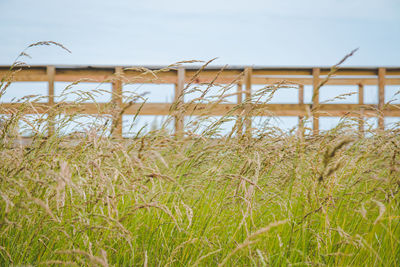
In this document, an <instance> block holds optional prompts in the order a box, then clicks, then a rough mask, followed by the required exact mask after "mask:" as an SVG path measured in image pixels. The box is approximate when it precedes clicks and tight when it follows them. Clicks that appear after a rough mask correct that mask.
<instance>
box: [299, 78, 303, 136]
mask: <svg viewBox="0 0 400 267" xmlns="http://www.w3.org/2000/svg"><path fill="white" fill-rule="evenodd" d="M303 104H304V85H303V84H299V105H303ZM303 119H304V116H299V134H300V136H303V135H304V125H303V123H304V122H303Z"/></svg>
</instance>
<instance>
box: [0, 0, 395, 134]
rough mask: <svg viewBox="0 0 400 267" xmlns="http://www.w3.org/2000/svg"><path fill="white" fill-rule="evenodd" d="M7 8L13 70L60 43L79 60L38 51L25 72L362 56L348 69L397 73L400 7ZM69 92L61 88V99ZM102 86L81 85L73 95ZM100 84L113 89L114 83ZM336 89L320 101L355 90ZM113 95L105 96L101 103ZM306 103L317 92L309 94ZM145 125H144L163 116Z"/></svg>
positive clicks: (309, 0) (290, 1) (23, 90)
mask: <svg viewBox="0 0 400 267" xmlns="http://www.w3.org/2000/svg"><path fill="white" fill-rule="evenodd" d="M0 9H1V10H2V16H0V31H1V35H2V36H1V42H0V65H10V64H12V63H13V62H14V60H15V58H16V57H17V56H18V54H19V53H20V52H21V51H22V50H23V49H24V48H25V47H26V46H28V45H29V44H31V43H35V42H38V41H44V40H52V41H56V42H59V43H61V44H63V45H64V46H66V47H67V48H68V49H69V50H71V51H72V53H67V52H66V51H64V50H62V49H60V48H59V47H44V46H42V47H35V48H32V49H31V50H29V51H28V53H29V54H30V56H31V58H24V60H25V61H26V62H27V63H28V64H31V65H38V64H44V65H48V64H54V65H127V66H129V65H168V64H171V63H174V62H177V61H182V60H192V59H195V60H205V61H207V60H210V59H212V58H214V57H218V59H217V60H216V61H214V63H213V64H214V65H225V64H229V65H235V66H238V65H248V66H331V65H334V64H335V63H337V62H338V61H339V60H340V59H341V58H342V57H343V56H345V55H346V54H347V53H349V52H350V51H351V50H353V49H354V48H359V50H358V51H357V53H356V54H355V55H354V56H353V57H351V58H349V59H348V60H347V61H346V62H345V63H344V66H399V65H400V52H399V48H398V45H399V43H400V1H398V0H380V1H376V0H351V1H344V0H325V1H317V0H304V1H296V0H281V1H265V0H248V1H239V0H230V1H217V0H213V1H211V0H203V1H183V0H170V1H162V0H148V1H128V0H124V1H121V0H119V1H118V0H116V1H105V0H96V1H77V0H70V1H51V0H38V1H28V0H19V1H12V0H0ZM67 85H68V84H63V83H56V93H57V92H61V91H62V89H63V88H65V86H67ZM98 86H99V85H93V84H86V85H85V84H80V85H78V86H77V88H76V89H77V90H90V89H94V88H98ZM100 86H101V87H102V89H104V90H111V86H110V85H107V84H103V85H100ZM103 87H104V88H103ZM128 87H129V86H127V88H128ZM129 89H132V90H136V91H139V92H149V94H148V95H147V97H148V99H149V102H165V101H167V102H170V101H172V95H173V85H171V86H165V85H161V86H160V85H158V86H157V85H135V86H133V87H132V86H131V87H130V88H129ZM331 89H332V88H331ZM333 89H334V90H326V91H322V92H321V101H324V100H327V99H331V98H333V97H334V96H336V95H338V94H343V93H349V92H354V91H356V88H349V87H346V88H343V87H340V86H339V87H337V88H333ZM399 89H400V88H397V87H396V86H393V87H390V86H387V88H386V96H385V100H386V101H390V100H394V99H395V98H396V96H395V94H396V92H397V91H398V90H399ZM46 92H47V84H46V83H45V82H43V83H40V82H38V83H15V84H13V85H12V86H11V87H10V88H9V90H8V92H7V94H6V95H5V96H3V97H2V99H1V100H0V101H1V102H9V101H11V100H12V99H14V98H19V97H22V96H24V95H26V94H39V95H40V94H43V95H46ZM108 97H109V95H108V96H107V95H104V96H99V99H98V101H108ZM103 98H104V99H103ZM69 100H71V99H69ZM296 100H297V96H295V97H294V96H293V92H291V91H290V90H286V91H285V90H282V92H279V93H278V94H277V95H276V96H275V97H274V98H273V99H272V103H295V101H296ZM309 101H311V87H310V88H307V87H306V88H305V102H306V103H307V102H309ZM338 101H339V102H334V103H353V102H354V103H356V101H357V96H356V95H353V96H350V97H349V98H347V99H345V100H338ZM396 101H397V100H394V102H393V103H400V102H399V101H397V102H396ZM365 103H377V90H376V87H374V86H372V87H371V88H366V89H365ZM141 120H142V123H141V125H142V124H143V125H146V124H151V122H154V121H157V120H159V121H161V120H162V118H155V117H154V116H142V118H141ZM389 120H390V119H389ZM274 121H275V122H274V123H275V125H276V126H279V127H282V128H285V129H286V128H287V129H290V128H291V127H293V126H295V125H296V124H297V122H298V121H297V117H293V118H286V117H282V118H278V120H274ZM338 121H339V118H322V119H321V122H320V124H321V125H320V127H321V129H329V128H330V127H333V126H334V125H335V124H336V123H337V122H338ZM394 121H396V119H394ZM388 123H390V122H388Z"/></svg>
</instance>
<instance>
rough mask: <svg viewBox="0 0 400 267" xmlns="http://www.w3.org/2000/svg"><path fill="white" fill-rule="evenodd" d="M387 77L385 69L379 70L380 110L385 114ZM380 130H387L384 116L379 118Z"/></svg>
mask: <svg viewBox="0 0 400 267" xmlns="http://www.w3.org/2000/svg"><path fill="white" fill-rule="evenodd" d="M385 75H386V70H385V69H384V68H379V69H378V110H379V111H380V112H383V108H384V105H385ZM378 129H380V130H384V129H385V118H384V114H380V115H379V116H378Z"/></svg>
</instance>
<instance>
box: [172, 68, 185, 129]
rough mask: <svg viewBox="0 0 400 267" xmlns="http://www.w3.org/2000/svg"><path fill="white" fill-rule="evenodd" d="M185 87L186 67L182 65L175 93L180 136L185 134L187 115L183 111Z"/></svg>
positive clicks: (176, 126) (176, 124)
mask: <svg viewBox="0 0 400 267" xmlns="http://www.w3.org/2000/svg"><path fill="white" fill-rule="evenodd" d="M184 88H185V69H184V67H182V66H180V67H179V68H178V72H177V83H176V85H175V94H174V105H175V107H176V109H175V112H176V113H175V116H174V117H175V125H174V126H175V128H174V129H175V135H176V136H179V135H182V134H183V131H184V120H185V116H184V113H183V110H184V108H183V103H184Z"/></svg>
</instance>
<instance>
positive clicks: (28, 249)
mask: <svg viewBox="0 0 400 267" xmlns="http://www.w3.org/2000/svg"><path fill="white" fill-rule="evenodd" d="M2 86H3V88H4V87H6V83H5V82H3V84H2ZM273 91H274V90H270V91H269V93H271V92H273ZM266 93H268V92H266ZM26 103H27V102H26ZM60 113H62V111H60ZM75 116H76V115H68V116H67V115H65V116H63V117H58V121H57V124H58V125H61V126H60V127H59V128H58V130H56V132H55V134H54V135H51V136H47V135H46V133H45V131H44V130H43V129H45V128H46V124H47V123H48V120H49V118H47V117H45V116H39V117H37V118H36V119H31V120H30V121H29V123H30V125H31V128H32V129H34V130H33V135H32V137H31V142H29V143H27V144H24V145H20V143H19V142H18V140H19V137H18V135H17V134H16V130H15V129H16V127H17V125H18V121H19V120H21V119H22V118H23V117H24V115H23V106H21V111H15V112H13V113H12V114H11V115H10V116H7V117H3V119H2V124H1V128H0V129H1V130H0V158H1V160H0V196H1V198H0V211H1V212H0V265H2V266H4V265H21V264H24V265H26V264H32V265H68V266H69V265H79V266H81V265H83V266H85V265H90V266H91V265H94V266H114V265H115V266H136V265H137V266H139V265H144V266H167V265H168V266H169V265H171V266H186V265H188V266H197V265H199V266H215V265H218V266H249V265H254V266H280V265H300V266H305V265H330V266H348V265H352V266H371V265H374V266H399V258H400V227H399V223H400V194H399V190H400V169H399V166H400V159H399V153H400V137H399V135H398V132H396V131H381V132H379V131H377V132H375V131H374V132H372V130H371V131H370V132H369V131H366V133H365V135H364V136H360V135H359V133H358V132H356V131H355V130H354V125H353V124H354V122H353V121H351V120H345V119H344V120H342V122H341V123H340V124H339V125H338V126H337V127H336V128H334V129H332V130H330V131H327V132H324V133H321V134H320V135H318V136H312V135H308V134H307V131H306V134H305V135H302V134H301V133H300V132H299V131H298V132H297V133H296V132H288V133H285V132H280V131H278V130H276V129H273V128H268V125H266V127H263V128H259V132H256V133H254V135H253V136H249V135H238V134H235V133H236V131H237V129H238V128H239V126H240V123H238V124H236V125H235V127H234V128H233V129H232V132H231V133H230V134H224V135H221V134H219V129H220V127H221V125H222V124H223V123H224V122H225V121H227V120H236V117H235V116H228V115H227V116H226V117H222V118H220V119H218V120H216V121H214V123H211V124H208V126H207V127H205V126H204V121H203V119H201V120H200V119H199V120H197V121H196V123H195V124H194V125H203V128H201V131H200V133H199V131H197V134H194V133H193V132H194V131H192V132H191V131H188V132H186V134H185V136H181V137H176V136H172V135H170V134H169V133H168V131H166V130H165V128H164V127H161V129H158V130H153V131H149V132H147V133H143V134H139V135H137V136H136V137H135V138H131V139H125V140H118V139H113V138H111V137H109V136H108V134H107V133H108V132H109V129H110V126H108V125H109V123H108V124H107V123H106V124H102V125H85V127H86V128H85V129H87V130H86V132H85V133H84V134H83V135H80V137H79V138H76V137H75V138H71V136H70V135H65V134H62V133H61V132H62V125H65V124H66V123H68V122H70V121H71V120H74V118H75ZM55 117H56V116H55ZM238 121H240V120H238ZM101 127H103V128H104V129H108V130H104V131H102V130H101V129H102V128H101ZM35 129H36V130H35ZM99 129H100V130H99ZM299 133H300V134H299Z"/></svg>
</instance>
